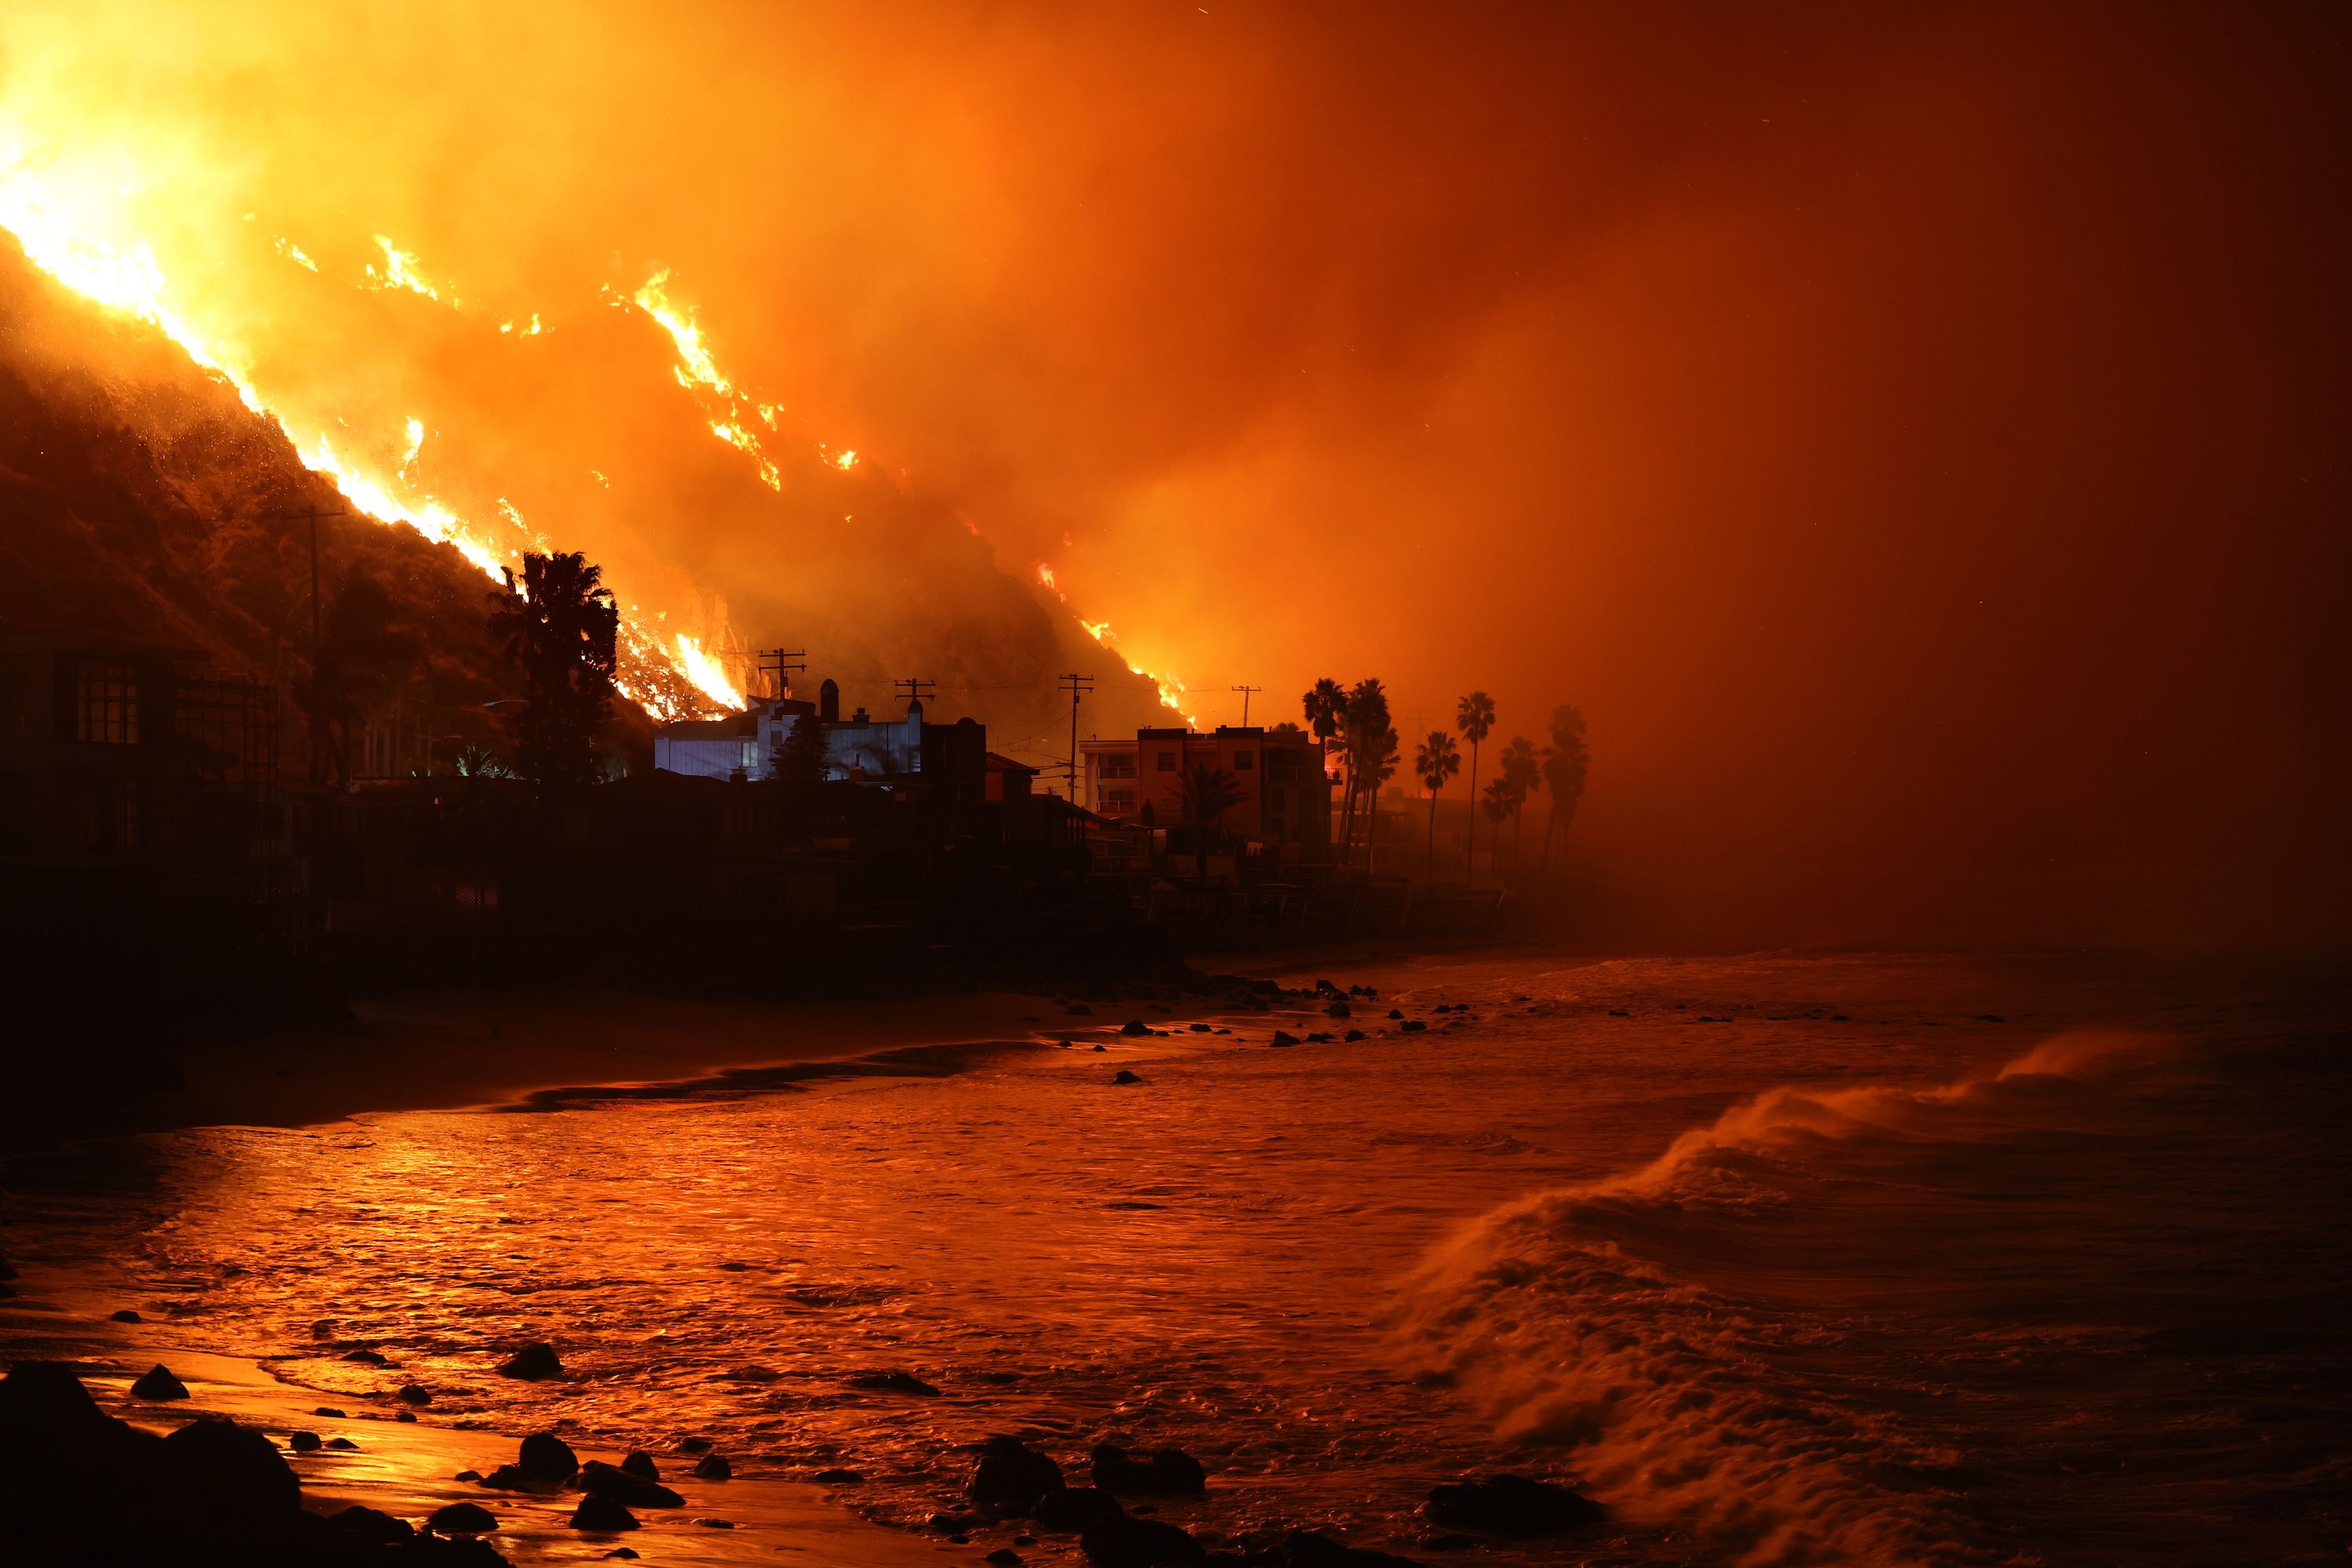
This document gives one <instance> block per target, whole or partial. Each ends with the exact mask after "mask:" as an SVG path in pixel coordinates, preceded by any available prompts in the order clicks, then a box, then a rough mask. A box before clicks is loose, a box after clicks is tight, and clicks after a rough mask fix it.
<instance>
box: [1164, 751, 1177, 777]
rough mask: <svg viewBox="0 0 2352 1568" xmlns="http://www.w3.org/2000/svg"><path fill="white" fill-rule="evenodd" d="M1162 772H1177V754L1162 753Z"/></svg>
mask: <svg viewBox="0 0 2352 1568" xmlns="http://www.w3.org/2000/svg"><path fill="white" fill-rule="evenodd" d="M1175 771H1176V753H1175V752H1160V772H1161V773H1174V772H1175Z"/></svg>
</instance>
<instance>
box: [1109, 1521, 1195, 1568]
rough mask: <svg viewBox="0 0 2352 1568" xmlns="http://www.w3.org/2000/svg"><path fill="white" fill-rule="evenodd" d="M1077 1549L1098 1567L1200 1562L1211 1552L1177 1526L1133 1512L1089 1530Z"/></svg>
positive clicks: (1154, 1566)
mask: <svg viewBox="0 0 2352 1568" xmlns="http://www.w3.org/2000/svg"><path fill="white" fill-rule="evenodd" d="M1078 1550H1079V1551H1081V1552H1085V1553H1086V1554H1087V1562H1089V1563H1094V1564H1096V1568H1159V1565H1160V1564H1162V1563H1197V1562H1199V1561H1201V1560H1202V1558H1204V1557H1206V1556H1207V1555H1208V1554H1209V1553H1208V1551H1207V1549H1206V1548H1205V1547H1203V1546H1202V1544H1201V1543H1200V1542H1197V1541H1195V1540H1193V1539H1192V1536H1191V1535H1189V1534H1187V1533H1186V1532H1185V1531H1181V1530H1179V1529H1177V1528H1176V1527H1175V1526H1174V1525H1172V1524H1162V1523H1161V1522H1160V1521H1158V1520H1156V1519H1137V1518H1135V1517H1133V1516H1132V1515H1129V1516H1126V1517H1122V1518H1119V1519H1116V1520H1111V1521H1108V1522H1106V1523H1103V1524H1100V1525H1097V1526H1096V1527H1095V1528H1094V1529H1092V1530H1089V1531H1087V1532H1086V1533H1085V1534H1083V1535H1081V1536H1079V1537H1078Z"/></svg>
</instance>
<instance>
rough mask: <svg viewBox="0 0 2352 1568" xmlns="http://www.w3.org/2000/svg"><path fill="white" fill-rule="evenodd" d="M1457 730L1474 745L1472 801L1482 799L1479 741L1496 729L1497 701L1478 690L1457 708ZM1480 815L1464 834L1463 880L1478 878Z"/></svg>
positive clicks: (1472, 755) (1473, 817) (1455, 710)
mask: <svg viewBox="0 0 2352 1568" xmlns="http://www.w3.org/2000/svg"><path fill="white" fill-rule="evenodd" d="M1454 728H1455V729H1457V730H1459V731H1462V736H1463V739H1465V740H1466V741H1468V742H1470V798H1471V799H1472V800H1474V801H1475V800H1476V799H1477V798H1478V742H1481V741H1483V740H1485V739H1486V737H1487V736H1488V735H1489V734H1491V733H1492V732H1493V731H1494V728H1495V700H1494V699H1493V698H1491V697H1489V696H1487V695H1486V693H1485V692H1483V691H1474V692H1472V693H1470V695H1469V696H1467V697H1465V698H1464V699H1462V700H1461V701H1459V702H1457V703H1455V704H1454ZM1477 852H1478V814H1477V813H1476V812H1475V811H1474V812H1472V813H1471V814H1470V826H1469V828H1468V830H1467V831H1465V833H1464V834H1463V842H1462V879H1463V880H1464V881H1465V882H1466V881H1472V880H1475V879H1476V876H1477V868H1478V862H1477V859H1476V858H1475V857H1476V855H1477Z"/></svg>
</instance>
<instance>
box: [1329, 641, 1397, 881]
mask: <svg viewBox="0 0 2352 1568" xmlns="http://www.w3.org/2000/svg"><path fill="white" fill-rule="evenodd" d="M1339 730H1340V734H1341V737H1342V741H1343V745H1344V748H1345V750H1346V752H1347V757H1348V811H1347V829H1348V839H1347V842H1348V864H1350V865H1352V864H1354V861H1355V823H1356V815H1357V813H1358V812H1359V811H1361V812H1363V813H1365V814H1367V816H1368V818H1369V825H1368V826H1367V827H1366V830H1365V834H1364V869H1366V870H1367V871H1369V870H1370V869H1371V868H1372V847H1371V838H1372V835H1373V833H1374V832H1376V831H1377V830H1378V824H1379V811H1380V798H1381V795H1380V791H1381V785H1382V784H1386V783H1388V781H1389V780H1390V779H1391V777H1393V776H1394V775H1395V773H1396V763H1397V732H1396V726H1395V725H1394V724H1393V723H1391V721H1390V720H1389V694H1388V692H1387V691H1386V689H1383V688H1382V687H1381V683H1380V681H1379V680H1378V679H1364V680H1360V681H1358V682H1356V684H1355V685H1354V686H1352V687H1350V688H1349V690H1348V701H1347V705H1346V707H1345V708H1344V709H1343V710H1341V712H1340V715H1339Z"/></svg>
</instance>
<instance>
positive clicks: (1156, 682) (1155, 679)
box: [1037, 561, 1201, 729]
mask: <svg viewBox="0 0 2352 1568" xmlns="http://www.w3.org/2000/svg"><path fill="white" fill-rule="evenodd" d="M1037 581H1038V584H1040V585H1041V586H1043V587H1044V588H1045V589H1046V590H1047V591H1048V592H1050V593H1051V594H1052V595H1054V597H1055V598H1056V599H1059V600H1061V601H1062V604H1063V605H1064V606H1065V607H1069V605H1070V596H1069V595H1067V594H1065V593H1063V592H1062V589H1061V586H1060V584H1057V583H1055V581H1054V569H1053V568H1052V567H1051V566H1048V565H1046V564H1045V563H1044V562H1043V561H1040V562H1039V563H1037ZM1070 615H1071V617H1072V618H1073V619H1075V620H1076V622H1077V623H1078V625H1079V626H1080V627H1081V628H1082V629H1083V630H1084V631H1085V632H1086V634H1087V636H1088V637H1092V638H1094V639H1095V641H1096V642H1097V643H1100V644H1101V645H1102V647H1103V648H1104V649H1105V650H1106V651H1107V652H1109V653H1112V654H1116V655H1117V656H1118V661H1119V662H1120V663H1121V664H1123V665H1125V666H1127V672H1128V673H1129V675H1139V676H1141V677H1142V678H1143V679H1146V680H1148V681H1150V682H1151V684H1152V686H1153V687H1154V688H1155V689H1157V690H1158V691H1159V693H1160V706H1161V707H1163V708H1167V709H1171V710H1173V711H1174V712H1175V713H1176V714H1178V715H1179V716H1180V717H1181V718H1182V719H1183V721H1184V722H1185V723H1187V724H1189V725H1191V726H1192V727H1193V728H1194V729H1198V728H1200V724H1201V721H1200V720H1199V719H1197V718H1195V717H1194V716H1193V714H1192V710H1190V709H1188V708H1186V707H1185V706H1184V704H1183V703H1182V702H1181V700H1179V699H1181V698H1184V697H1187V696H1190V695H1191V693H1190V692H1189V691H1187V690H1186V689H1185V687H1184V683H1183V682H1182V681H1181V680H1179V679H1176V678H1175V677H1174V676H1172V675H1161V674H1158V673H1156V672H1154V671H1152V670H1149V669H1146V668H1143V666H1141V665H1139V664H1138V663H1136V662H1135V660H1133V659H1131V658H1128V656H1127V650H1126V649H1124V648H1122V647H1119V646H1118V633H1117V632H1115V631H1113V630H1111V629H1110V623H1109V622H1108V621H1090V620H1088V619H1087V618H1086V616H1081V615H1079V614H1078V613H1077V611H1076V608H1074V607H1073V608H1070Z"/></svg>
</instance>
